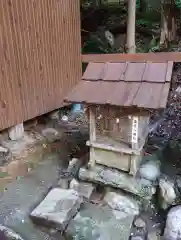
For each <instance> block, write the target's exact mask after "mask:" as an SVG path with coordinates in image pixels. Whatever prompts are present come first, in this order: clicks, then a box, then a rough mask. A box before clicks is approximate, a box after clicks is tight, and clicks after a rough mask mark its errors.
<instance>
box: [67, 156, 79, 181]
mask: <svg viewBox="0 0 181 240" xmlns="http://www.w3.org/2000/svg"><path fill="white" fill-rule="evenodd" d="M81 165H82V163H81V161H80V160H79V159H78V158H72V160H71V161H70V162H69V165H68V169H67V172H68V173H69V174H70V175H71V176H72V177H74V178H77V176H78V173H79V170H80V167H81Z"/></svg>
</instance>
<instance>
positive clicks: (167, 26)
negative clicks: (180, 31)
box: [160, 0, 177, 48]
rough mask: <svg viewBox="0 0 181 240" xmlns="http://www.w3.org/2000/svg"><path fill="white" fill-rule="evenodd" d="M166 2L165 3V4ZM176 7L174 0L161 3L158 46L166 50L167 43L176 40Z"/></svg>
mask: <svg viewBox="0 0 181 240" xmlns="http://www.w3.org/2000/svg"><path fill="white" fill-rule="evenodd" d="M165 2H166V3H165ZM176 31H177V26H176V5H175V1H174V0H170V1H169V3H168V1H163V3H162V5H161V33H160V45H162V46H164V47H165V48H168V45H169V43H171V42H172V41H174V40H176Z"/></svg>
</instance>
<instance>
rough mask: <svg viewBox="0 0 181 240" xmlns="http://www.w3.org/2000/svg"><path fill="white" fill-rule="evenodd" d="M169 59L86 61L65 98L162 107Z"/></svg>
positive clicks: (149, 107) (75, 100)
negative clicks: (162, 60)
mask: <svg viewBox="0 0 181 240" xmlns="http://www.w3.org/2000/svg"><path fill="white" fill-rule="evenodd" d="M172 68H173V62H159V63H152V62H139V63H135V62H122V63H121V62H120V63H89V65H88V67H87V69H86V71H85V73H84V75H83V77H82V78H83V80H82V81H80V83H79V84H78V85H77V86H76V87H75V88H74V89H73V90H72V92H70V93H69V95H68V96H67V98H66V99H65V100H66V101H69V102H84V103H90V104H91V103H92V104H110V105H116V106H123V107H129V106H135V107H138V108H146V109H158V108H164V107H166V103H167V98H168V93H169V88H170V79H171V76H172Z"/></svg>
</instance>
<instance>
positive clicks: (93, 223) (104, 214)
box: [66, 204, 134, 240]
mask: <svg viewBox="0 0 181 240" xmlns="http://www.w3.org/2000/svg"><path fill="white" fill-rule="evenodd" d="M133 218H134V215H127V214H122V212H120V211H116V210H111V209H110V208H109V207H108V206H99V205H93V204H84V206H83V208H82V209H81V211H80V212H79V213H78V214H77V215H76V216H75V218H74V219H72V220H71V222H70V224H69V226H68V228H67V231H66V233H67V235H68V237H72V239H75V240H79V239H81V240H113V239H115V240H118V239H119V240H128V239H129V235H130V228H131V225H132V222H133Z"/></svg>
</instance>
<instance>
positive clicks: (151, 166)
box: [139, 161, 160, 181]
mask: <svg viewBox="0 0 181 240" xmlns="http://www.w3.org/2000/svg"><path fill="white" fill-rule="evenodd" d="M139 174H140V176H141V177H142V178H145V179H147V180H148V181H156V180H157V179H158V177H159V176H160V165H159V163H157V162H154V161H149V162H147V163H145V164H143V165H142V166H141V167H140V169H139Z"/></svg>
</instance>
